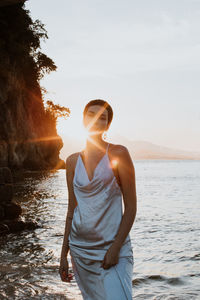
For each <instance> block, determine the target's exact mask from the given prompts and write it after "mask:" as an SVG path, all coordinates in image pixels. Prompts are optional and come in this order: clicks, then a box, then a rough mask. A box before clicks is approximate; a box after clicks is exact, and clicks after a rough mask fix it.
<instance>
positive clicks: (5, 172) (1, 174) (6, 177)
mask: <svg viewBox="0 0 200 300" xmlns="http://www.w3.org/2000/svg"><path fill="white" fill-rule="evenodd" d="M0 183H13V177H12V173H11V170H10V169H9V168H7V167H2V168H0Z"/></svg>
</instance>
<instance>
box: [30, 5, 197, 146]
mask: <svg viewBox="0 0 200 300" xmlns="http://www.w3.org/2000/svg"><path fill="white" fill-rule="evenodd" d="M25 8H26V9H28V10H30V15H31V17H32V19H33V20H36V19H39V20H40V21H41V22H42V23H43V24H45V28H46V30H47V32H48V37H49V38H48V39H47V40H46V42H42V43H41V51H42V52H44V53H45V54H47V55H48V56H49V57H50V58H52V59H53V61H54V62H55V64H56V66H57V71H56V72H51V73H50V74H47V75H45V77H44V79H43V80H41V86H43V87H45V88H46V89H47V91H48V94H47V95H46V100H48V99H50V100H52V101H53V102H54V103H55V104H60V105H62V106H65V107H69V108H70V110H71V115H70V117H69V118H68V119H67V120H59V121H58V126H57V129H58V133H59V134H60V135H61V137H62V138H63V141H64V143H67V138H68V137H73V138H74V139H77V140H79V141H80V140H81V139H82V140H83V137H84V134H83V125H82V112H83V109H84V106H85V105H86V104H87V103H88V102H89V101H90V100H92V99H104V100H106V101H108V103H109V104H110V105H111V106H112V108H113V112H114V117H113V121H112V124H111V126H110V129H109V131H108V137H109V138H110V139H111V140H112V137H113V138H114V136H116V135H118V136H123V137H125V138H128V139H129V140H142V141H148V142H151V143H155V144H157V145H161V146H167V147H171V148H176V149H180V150H181V149H182V150H189V151H200V84H199V82H200V80H199V79H200V55H199V53H200V0H167V1H166V0H151V1H150V0H109V1H107V0H84V1H83V0H71V1H68V0H59V1H55V0H54V1H53V0H28V1H27V2H26V4H25ZM119 142H120V141H119Z"/></svg>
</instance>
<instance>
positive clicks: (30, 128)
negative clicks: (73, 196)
mask: <svg viewBox="0 0 200 300" xmlns="http://www.w3.org/2000/svg"><path fill="white" fill-rule="evenodd" d="M0 28H1V30H0V167H4V166H5V167H10V168H11V169H20V168H24V169H33V170H38V169H53V168H59V167H60V165H63V161H61V160H60V158H59V152H60V149H61V148H62V146H63V142H62V139H61V138H60V137H59V136H58V134H57V130H56V119H55V118H54V116H53V115H52V114H51V113H50V112H49V111H48V110H47V109H45V107H44V103H43V98H42V91H41V87H40V84H39V82H40V79H41V78H42V76H44V74H45V73H49V72H50V71H54V70H56V66H55V65H54V62H53V61H52V60H51V59H50V58H49V57H47V56H46V55H45V54H43V53H41V52H40V51H39V50H38V49H40V39H41V38H43V39H44V38H48V36H47V33H46V31H45V29H44V26H43V24H42V23H41V22H40V21H38V20H36V21H35V22H33V21H32V19H31V17H30V15H29V11H27V10H25V9H24V6H23V3H18V4H14V5H9V6H3V7H0Z"/></svg>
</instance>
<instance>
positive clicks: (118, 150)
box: [109, 143, 129, 156]
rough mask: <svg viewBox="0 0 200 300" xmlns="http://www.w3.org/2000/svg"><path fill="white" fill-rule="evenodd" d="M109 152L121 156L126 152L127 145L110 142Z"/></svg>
mask: <svg viewBox="0 0 200 300" xmlns="http://www.w3.org/2000/svg"><path fill="white" fill-rule="evenodd" d="M109 148H110V153H111V155H114V156H121V155H124V154H126V153H127V152H129V151H128V149H127V147H126V146H124V145H121V144H112V143H110V145H109Z"/></svg>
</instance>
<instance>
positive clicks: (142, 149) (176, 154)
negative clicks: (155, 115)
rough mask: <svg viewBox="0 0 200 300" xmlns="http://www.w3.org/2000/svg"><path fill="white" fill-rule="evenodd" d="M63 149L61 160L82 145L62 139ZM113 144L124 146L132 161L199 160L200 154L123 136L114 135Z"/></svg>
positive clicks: (81, 147) (68, 139) (82, 146)
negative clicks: (132, 139)
mask: <svg viewBox="0 0 200 300" xmlns="http://www.w3.org/2000/svg"><path fill="white" fill-rule="evenodd" d="M63 142H64V147H63V148H62V150H61V151H60V156H61V158H62V159H66V157H67V156H68V155H69V154H71V153H73V152H77V151H80V150H82V149H83V148H84V145H82V144H80V143H79V142H78V141H77V140H75V139H74V140H72V139H71V138H68V137H65V138H63ZM111 142H112V143H114V144H122V145H124V146H126V147H127V148H128V150H129V152H130V154H131V157H132V159H134V160H138V159H194V160H200V152H192V151H184V150H180V149H173V148H170V147H165V146H160V145H156V144H153V143H151V142H147V141H140V140H137V141H131V140H129V139H127V138H125V137H123V136H119V135H116V136H115V137H114V138H112V140H111Z"/></svg>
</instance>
